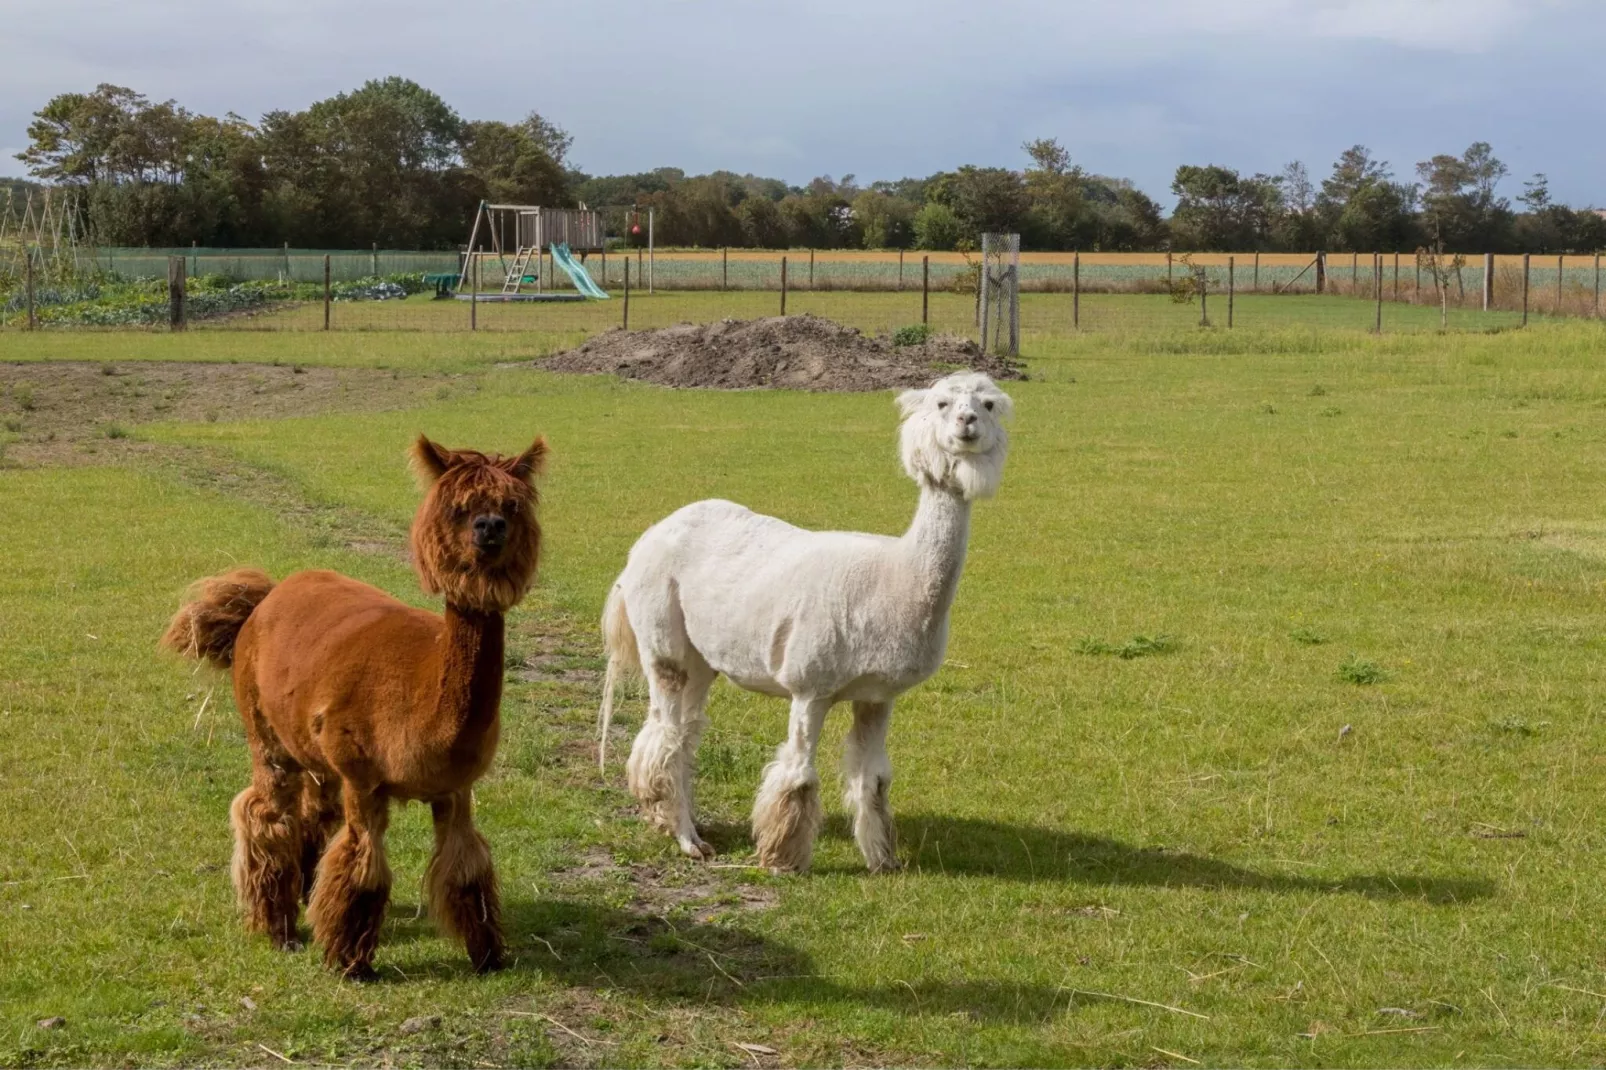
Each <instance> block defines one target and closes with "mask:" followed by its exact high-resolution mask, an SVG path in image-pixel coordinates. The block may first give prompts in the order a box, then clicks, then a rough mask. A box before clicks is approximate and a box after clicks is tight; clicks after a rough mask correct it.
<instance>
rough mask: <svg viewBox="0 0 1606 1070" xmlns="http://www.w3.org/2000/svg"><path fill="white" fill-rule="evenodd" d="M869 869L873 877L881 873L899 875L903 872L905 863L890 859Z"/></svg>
mask: <svg viewBox="0 0 1606 1070" xmlns="http://www.w3.org/2000/svg"><path fill="white" fill-rule="evenodd" d="M868 868H869V870H870V873H871V874H872V875H875V874H879V873H898V872H901V871H902V870H903V863H902V862H900V861H899V860H898V859H896V858H889V859H886V860H885V861H882V862H875V863H872V864H871V865H870V866H869V867H868Z"/></svg>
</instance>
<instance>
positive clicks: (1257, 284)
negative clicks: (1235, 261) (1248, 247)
mask: <svg viewBox="0 0 1606 1070" xmlns="http://www.w3.org/2000/svg"><path fill="white" fill-rule="evenodd" d="M1253 289H1254V291H1255V293H1259V292H1260V253H1259V252H1256V253H1255V285H1254V287H1253Z"/></svg>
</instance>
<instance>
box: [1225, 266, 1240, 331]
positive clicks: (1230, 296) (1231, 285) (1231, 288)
mask: <svg viewBox="0 0 1606 1070" xmlns="http://www.w3.org/2000/svg"><path fill="white" fill-rule="evenodd" d="M1237 259H1238V258H1237V257H1235V256H1229V257H1227V328H1228V330H1231V329H1232V306H1233V300H1234V298H1235V297H1236V290H1237V282H1236V280H1235V279H1234V278H1233V273H1234V271H1235V268H1236V263H1235V262H1236V261H1237Z"/></svg>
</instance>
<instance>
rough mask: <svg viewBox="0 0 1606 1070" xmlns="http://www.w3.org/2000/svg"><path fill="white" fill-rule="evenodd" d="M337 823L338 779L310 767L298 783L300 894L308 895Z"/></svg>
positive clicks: (337, 825)
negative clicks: (299, 785) (319, 774)
mask: <svg viewBox="0 0 1606 1070" xmlns="http://www.w3.org/2000/svg"><path fill="white" fill-rule="evenodd" d="M339 827H340V781H339V779H338V778H336V777H333V776H327V775H326V776H324V777H322V778H321V779H320V778H318V777H317V776H315V775H314V774H313V773H312V772H311V771H310V770H309V771H308V772H307V773H305V774H304V776H303V781H302V787H301V898H302V900H303V901H305V900H307V899H309V898H310V897H311V896H312V878H313V876H314V875H315V874H316V873H317V872H318V860H319V859H320V858H322V857H323V849H324V848H325V847H326V846H328V843H329V837H330V836H331V835H332V834H333V833H334V831H335V829H337V828H339Z"/></svg>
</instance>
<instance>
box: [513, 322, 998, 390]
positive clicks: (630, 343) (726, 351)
mask: <svg viewBox="0 0 1606 1070" xmlns="http://www.w3.org/2000/svg"><path fill="white" fill-rule="evenodd" d="M537 366H538V367H541V368H544V369H547V370H550V371H562V372H580V373H589V374H597V373H608V374H613V375H619V376H623V377H624V378H627V379H640V380H643V381H645V382H649V383H658V384H660V385H662V386H677V387H710V388H714V389H719V390H743V389H754V388H772V389H786V390H822V391H824V390H830V391H862V390H886V389H889V388H893V387H910V386H927V385H929V384H930V383H931V382H932V380H934V379H936V378H938V377H940V376H942V375H944V374H947V373H948V372H952V371H956V370H961V369H971V370H974V371H979V372H985V373H986V374H988V375H990V376H992V377H993V378H994V379H1023V378H1025V375H1024V374H1023V373H1022V371H1021V369H1020V365H1018V364H1016V363H1015V362H1013V361H1011V360H1009V359H1008V358H1005V357H996V356H991V355H989V354H986V353H983V352H982V350H981V348H980V347H979V346H977V345H976V343H975V342H972V341H970V340H969V339H968V338H958V337H955V336H953V335H937V336H934V337H932V338H931V339H930V340H929V341H927V342H925V343H924V344H921V345H908V346H895V345H893V344H892V341H891V340H890V339H888V338H872V337H869V336H867V335H864V334H861V333H859V331H858V330H856V329H854V328H852V327H844V326H843V325H841V324H839V323H836V322H833V321H832V320H828V319H823V318H821V317H819V316H772V317H769V318H768V319H757V320H722V321H720V322H718V323H706V324H696V323H682V324H679V325H678V326H674V327H665V328H663V329H661V330H655V331H625V330H613V331H609V332H608V333H607V334H603V335H599V336H597V337H596V338H593V339H591V340H590V341H588V342H586V343H585V344H584V345H581V346H579V347H578V348H576V349H571V350H569V351H568V352H566V353H559V354H558V355H556V356H554V357H551V358H548V359H546V360H543V361H540V362H538V365H537Z"/></svg>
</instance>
